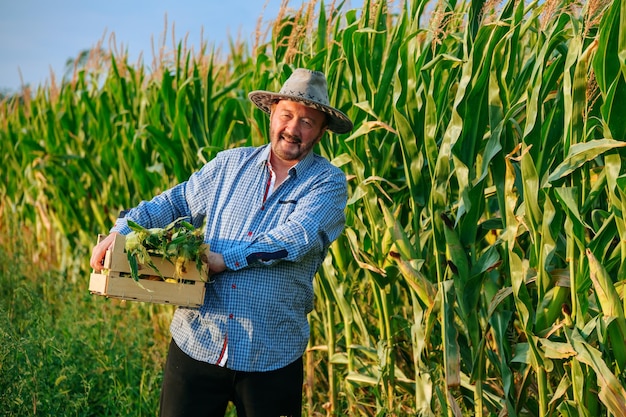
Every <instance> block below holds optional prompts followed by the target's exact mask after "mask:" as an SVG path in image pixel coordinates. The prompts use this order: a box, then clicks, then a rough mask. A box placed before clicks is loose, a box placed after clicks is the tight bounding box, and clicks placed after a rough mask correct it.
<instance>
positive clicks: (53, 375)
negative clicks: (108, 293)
mask: <svg viewBox="0 0 626 417" xmlns="http://www.w3.org/2000/svg"><path fill="white" fill-rule="evenodd" d="M0 265H2V266H1V267H0V316H1V317H3V320H2V321H1V324H0V340H2V344H0V387H2V389H1V390H0V404H2V408H1V409H0V414H2V415H6V416H29V415H44V416H154V415H157V410H158V400H159V392H160V384H161V378H162V367H163V363H164V359H165V354H166V349H167V343H168V341H169V339H168V335H167V325H168V323H169V319H170V316H171V309H170V308H168V307H165V306H154V305H148V304H140V303H124V302H119V301H116V300H109V299H106V298H103V297H97V296H92V295H90V294H89V292H88V290H87V282H88V280H87V277H85V279H84V280H77V281H76V282H72V280H68V278H67V276H64V275H62V274H60V273H58V272H55V271H43V270H36V269H35V268H24V266H25V265H29V262H28V260H27V259H11V258H10V257H9V256H8V254H7V253H6V252H4V251H3V250H2V249H0ZM26 271H28V273H26Z"/></svg>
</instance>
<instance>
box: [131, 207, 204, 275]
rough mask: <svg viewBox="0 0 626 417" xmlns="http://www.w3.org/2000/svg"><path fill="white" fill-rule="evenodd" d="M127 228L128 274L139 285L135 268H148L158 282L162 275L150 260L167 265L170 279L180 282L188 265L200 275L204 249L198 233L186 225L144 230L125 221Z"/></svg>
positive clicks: (183, 223)
mask: <svg viewBox="0 0 626 417" xmlns="http://www.w3.org/2000/svg"><path fill="white" fill-rule="evenodd" d="M128 226H129V227H130V228H131V230H132V232H130V233H129V234H128V235H127V236H126V245H125V249H126V256H127V257H128V263H129V265H130V274H131V276H132V277H133V279H134V280H135V281H139V266H140V265H148V266H149V267H150V268H152V269H153V270H154V271H155V272H156V273H157V274H158V275H159V276H160V277H161V278H162V279H164V277H163V275H162V274H161V272H160V271H159V269H158V268H157V267H156V265H155V264H154V262H152V259H151V258H150V256H151V255H152V256H161V257H163V258H164V259H165V260H167V261H169V262H171V263H172V264H173V265H174V266H175V268H174V278H177V279H178V278H181V277H182V275H183V274H184V273H185V272H186V271H187V267H188V263H190V262H191V263H193V264H194V265H195V267H196V268H197V269H198V271H202V254H203V253H204V252H205V250H206V249H207V248H208V245H207V244H205V243H204V233H203V232H202V229H196V228H194V227H193V225H192V224H191V223H189V222H186V221H184V220H182V219H177V220H175V221H173V222H172V223H170V224H168V225H167V226H165V227H164V228H150V229H148V228H145V227H143V226H141V225H139V224H137V223H135V222H133V221H132V220H130V219H129V220H128Z"/></svg>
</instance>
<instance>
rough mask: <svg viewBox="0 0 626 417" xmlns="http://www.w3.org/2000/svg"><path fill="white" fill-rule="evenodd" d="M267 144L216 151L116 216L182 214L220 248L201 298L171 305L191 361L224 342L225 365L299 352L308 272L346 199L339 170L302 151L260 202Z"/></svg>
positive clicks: (288, 358) (165, 218) (252, 368)
mask: <svg viewBox="0 0 626 417" xmlns="http://www.w3.org/2000/svg"><path fill="white" fill-rule="evenodd" d="M269 151H270V146H269V145H265V146H262V147H259V148H238V149H232V150H227V151H223V152H220V153H219V154H218V155H216V157H215V158H214V159H213V160H211V161H210V162H209V163H207V164H206V165H205V166H204V167H203V168H202V169H200V171H198V172H196V173H194V174H192V175H191V177H190V178H189V180H188V181H186V182H183V183H181V184H179V185H177V186H175V187H173V188H171V189H169V190H167V191H165V192H164V193H162V194H161V195H158V196H156V197H155V198H153V199H152V200H151V201H149V202H147V201H143V202H141V203H140V204H139V205H138V206H137V207H135V208H133V209H131V210H129V211H128V213H127V214H126V217H125V218H122V219H118V221H117V223H116V225H115V227H113V229H112V231H118V232H120V233H123V234H126V233H128V232H130V229H129V228H128V226H127V224H126V219H132V220H134V221H135V222H137V223H139V224H141V225H143V226H145V227H163V226H165V225H167V224H169V223H170V222H172V221H173V220H175V219H177V218H179V217H182V216H188V217H189V218H190V219H191V222H192V223H193V224H194V225H195V226H196V227H199V226H201V225H202V224H203V221H204V219H205V218H206V234H205V241H206V242H208V243H209V244H210V247H211V251H213V252H217V253H221V254H222V255H223V257H224V261H225V263H226V268H227V269H226V271H224V272H222V273H220V274H216V275H213V276H212V282H211V283H208V284H206V285H207V291H206V297H205V301H204V305H203V306H202V307H200V308H199V309H189V308H178V309H177V310H176V313H175V314H174V318H173V320H172V323H171V327H170V329H171V332H172V336H173V338H174V340H175V341H176V343H177V345H178V346H179V347H180V348H181V349H182V350H183V351H184V352H185V353H187V354H188V355H189V356H191V357H192V358H194V359H196V360H200V361H204V362H209V363H214V364H215V363H218V361H219V360H220V356H221V355H222V354H223V351H224V346H225V344H226V341H227V343H228V362H227V364H226V366H227V367H228V368H230V369H234V370H238V371H247V372H259V371H270V370H274V369H278V368H282V367H284V366H286V365H288V364H290V363H292V362H293V361H294V360H296V359H298V358H299V357H300V356H302V354H303V353H304V350H305V348H306V345H307V342H308V339H309V324H308V321H307V314H308V313H309V312H311V310H312V309H313V278H314V276H315V273H316V271H317V269H318V268H319V266H320V264H321V263H322V261H323V260H324V258H325V256H326V253H327V249H328V246H329V245H330V244H331V243H332V242H333V241H334V240H335V239H336V238H337V237H338V236H339V234H340V233H341V232H342V230H343V227H344V223H345V215H344V209H345V205H346V200H347V187H346V178H345V175H344V174H343V172H342V171H341V170H340V169H338V168H337V167H335V166H333V165H331V164H330V162H328V161H327V160H326V159H325V158H323V157H321V156H319V155H316V154H314V153H313V152H311V153H309V154H308V155H307V156H306V157H305V159H303V160H302V161H300V162H299V163H298V164H297V165H296V166H294V167H293V168H291V169H290V171H289V176H288V177H287V179H286V180H285V181H284V182H283V183H282V184H281V185H280V186H279V187H278V188H277V189H276V190H275V191H274V192H273V193H271V194H269V196H267V199H266V200H265V201H264V196H265V195H266V188H267V184H268V180H269V178H270V174H269V169H268V166H267V161H268V156H269Z"/></svg>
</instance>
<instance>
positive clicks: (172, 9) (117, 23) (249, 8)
mask: <svg viewBox="0 0 626 417" xmlns="http://www.w3.org/2000/svg"><path fill="white" fill-rule="evenodd" d="M281 3H282V0H217V1H216V0H176V1H174V0H0V91H16V90H18V89H19V87H20V86H21V85H22V81H23V82H24V84H30V85H31V86H33V87H35V86H38V85H43V84H45V83H47V82H48V80H49V79H50V71H51V69H52V71H53V72H54V74H55V76H56V78H57V79H60V78H61V77H62V75H63V72H64V69H65V63H66V61H67V60H68V59H69V58H75V57H77V56H78V54H79V53H80V52H81V51H82V50H85V49H90V48H92V47H94V46H96V45H97V43H98V42H99V41H102V46H103V47H105V48H108V46H109V45H110V41H111V35H114V36H115V42H114V44H115V45H116V46H117V47H118V48H119V47H122V46H123V48H124V49H126V50H127V51H128V53H129V57H130V59H131V62H134V61H135V60H136V59H137V57H138V56H139V54H140V53H143V57H144V59H145V60H146V62H147V63H150V62H151V61H152V43H153V41H154V44H155V46H156V47H158V46H159V45H161V43H162V39H163V34H164V33H165V27H166V26H165V21H166V20H165V19H166V17H167V39H166V42H167V43H166V45H167V46H168V47H169V46H171V45H172V33H171V29H172V25H174V27H175V36H176V39H177V40H183V39H184V38H185V36H187V39H188V41H187V44H188V45H189V46H193V45H198V44H200V38H201V36H202V37H203V38H204V40H205V41H206V42H207V43H208V44H209V45H211V44H215V45H224V44H226V42H227V40H228V38H229V36H230V37H231V38H234V39H236V38H237V37H238V36H241V39H243V40H244V41H246V42H251V41H252V37H253V34H254V31H255V29H256V27H257V23H258V21H259V18H262V20H263V28H265V27H266V25H267V23H268V22H269V21H271V20H273V19H274V18H275V17H276V16H277V14H278V10H279V9H280V6H281ZM303 3H306V0H290V1H289V4H288V7H289V8H292V9H298V8H300V6H301V5H302V4H303ZM327 3H330V2H329V1H327ZM362 3H363V2H362V1H360V0H352V1H350V0H348V1H346V4H345V5H344V7H343V10H344V11H345V10H348V9H350V8H357V7H360V6H361V5H362ZM20 73H21V77H22V78H20Z"/></svg>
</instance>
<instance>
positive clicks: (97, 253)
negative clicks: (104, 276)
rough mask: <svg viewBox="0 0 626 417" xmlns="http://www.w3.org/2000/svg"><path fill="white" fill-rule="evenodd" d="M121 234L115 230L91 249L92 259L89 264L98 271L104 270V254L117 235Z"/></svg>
mask: <svg viewBox="0 0 626 417" xmlns="http://www.w3.org/2000/svg"><path fill="white" fill-rule="evenodd" d="M117 235H119V233H117V232H113V233H111V234H110V235H108V236H107V237H105V238H104V239H102V240H101V241H100V243H98V244H97V245H96V246H94V247H93V249H92V250H91V260H90V261H89V265H91V267H92V268H93V269H94V271H96V272H100V271H102V264H103V262H104V256H105V255H106V253H107V250H108V249H109V248H110V247H111V246H112V245H113V241H114V240H115V236H117Z"/></svg>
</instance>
